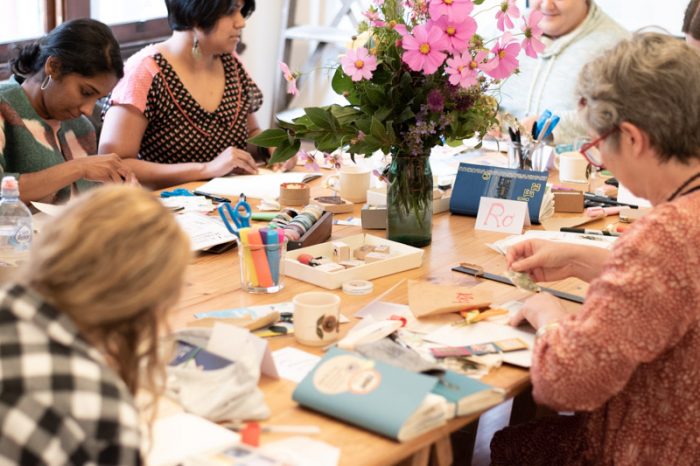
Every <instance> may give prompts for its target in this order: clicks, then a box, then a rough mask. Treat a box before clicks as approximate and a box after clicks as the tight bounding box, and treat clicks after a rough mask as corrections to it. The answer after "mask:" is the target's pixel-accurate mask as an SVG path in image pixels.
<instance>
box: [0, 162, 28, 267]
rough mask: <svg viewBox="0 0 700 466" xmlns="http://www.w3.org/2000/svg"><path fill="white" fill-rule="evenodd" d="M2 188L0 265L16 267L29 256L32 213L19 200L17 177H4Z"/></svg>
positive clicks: (0, 187) (0, 204) (0, 205)
mask: <svg viewBox="0 0 700 466" xmlns="http://www.w3.org/2000/svg"><path fill="white" fill-rule="evenodd" d="M0 189H1V193H2V199H0V266H2V267H16V266H18V265H19V264H20V262H23V261H26V260H27V259H28V258H29V248H30V247H31V245H32V233H33V231H32V213H31V212H30V211H29V209H28V208H27V206H26V205H24V203H23V202H22V201H20V200H19V183H18V182H17V180H16V179H15V177H13V176H6V177H4V178H3V179H2V184H1V185H0Z"/></svg>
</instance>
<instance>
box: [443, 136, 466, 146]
mask: <svg viewBox="0 0 700 466" xmlns="http://www.w3.org/2000/svg"><path fill="white" fill-rule="evenodd" d="M445 143H446V144H447V145H448V146H450V147H459V146H461V145H462V140H461V139H451V138H447V140H446V141H445Z"/></svg>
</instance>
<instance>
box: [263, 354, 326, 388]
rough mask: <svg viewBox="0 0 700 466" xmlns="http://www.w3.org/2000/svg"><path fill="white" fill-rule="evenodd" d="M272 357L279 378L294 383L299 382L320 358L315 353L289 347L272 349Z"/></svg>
mask: <svg viewBox="0 0 700 466" xmlns="http://www.w3.org/2000/svg"><path fill="white" fill-rule="evenodd" d="M272 358H273V359H274V360H275V366H277V372H278V373H279V376H280V378H282V379H287V380H291V381H292V382H294V383H299V382H301V381H302V380H303V379H304V377H306V375H307V374H308V373H309V372H311V370H312V369H313V368H314V367H315V366H316V364H317V363H318V361H320V360H321V358H320V357H319V356H316V355H315V354H311V353H307V352H306V351H302V350H299V349H296V348H291V347H287V348H282V349H280V350H277V351H273V352H272Z"/></svg>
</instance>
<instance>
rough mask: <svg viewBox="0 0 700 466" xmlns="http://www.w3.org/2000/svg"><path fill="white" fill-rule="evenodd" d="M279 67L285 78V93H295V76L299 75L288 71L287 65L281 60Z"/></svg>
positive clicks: (296, 90) (297, 90)
mask: <svg viewBox="0 0 700 466" xmlns="http://www.w3.org/2000/svg"><path fill="white" fill-rule="evenodd" d="M280 69H281V70H282V74H283V75H284V79H286V80H287V93H288V94H292V95H297V94H298V93H299V89H297V78H298V77H299V75H298V74H297V73H292V72H291V71H289V66H287V64H286V63H283V62H280Z"/></svg>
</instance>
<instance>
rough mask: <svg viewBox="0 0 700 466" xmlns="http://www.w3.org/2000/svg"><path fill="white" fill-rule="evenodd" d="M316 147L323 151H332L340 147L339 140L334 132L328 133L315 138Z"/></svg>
mask: <svg viewBox="0 0 700 466" xmlns="http://www.w3.org/2000/svg"><path fill="white" fill-rule="evenodd" d="M315 141H316V148H317V149H318V150H320V151H323V152H333V151H334V150H336V149H337V148H338V147H340V142H339V141H338V138H337V137H335V135H334V134H331V133H328V134H325V135H323V136H321V137H320V138H317V139H315Z"/></svg>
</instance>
